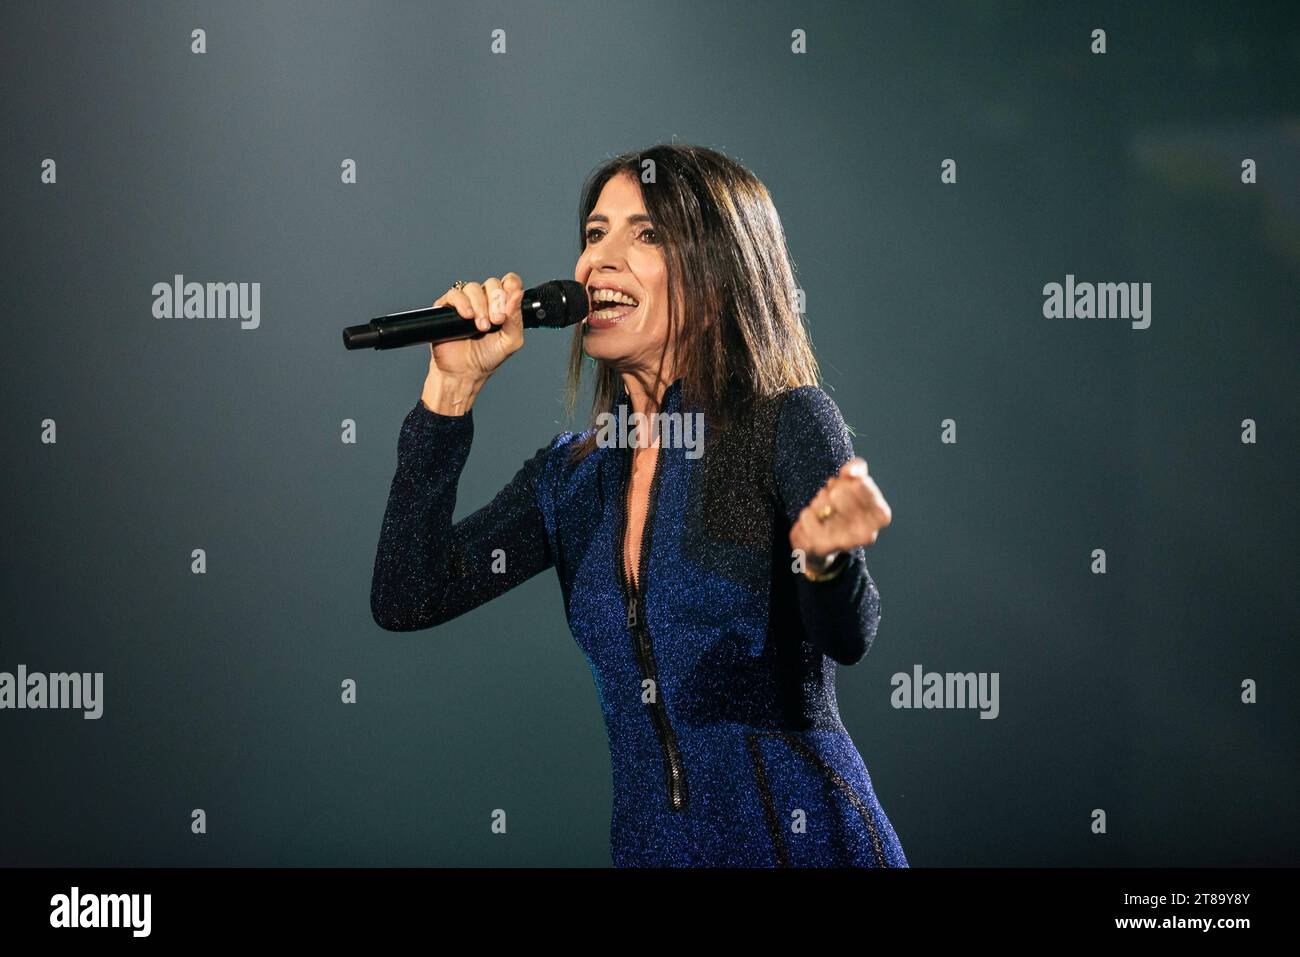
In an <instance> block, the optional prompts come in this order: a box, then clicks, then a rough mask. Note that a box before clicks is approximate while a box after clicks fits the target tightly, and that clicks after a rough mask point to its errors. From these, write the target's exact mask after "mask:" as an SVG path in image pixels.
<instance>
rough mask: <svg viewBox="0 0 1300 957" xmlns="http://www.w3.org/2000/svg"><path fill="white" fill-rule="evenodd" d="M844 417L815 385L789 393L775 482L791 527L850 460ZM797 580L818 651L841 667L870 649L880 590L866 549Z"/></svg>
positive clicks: (809, 631) (804, 617) (783, 408)
mask: <svg viewBox="0 0 1300 957" xmlns="http://www.w3.org/2000/svg"><path fill="white" fill-rule="evenodd" d="M853 455H854V452H853V444H852V441H851V440H850V438H849V433H848V429H847V428H845V425H844V419H843V417H842V416H841V415H840V410H839V408H838V407H837V406H836V405H835V403H834V401H832V399H831V397H830V396H828V395H827V394H826V393H825V392H823V391H822V390H821V389H819V388H817V387H815V386H802V387H800V388H798V389H794V390H792V391H791V392H789V393H787V395H786V397H785V399H784V401H783V403H782V406H781V413H780V418H779V421H778V426H777V435H776V451H775V456H774V468H775V472H776V475H775V480H776V487H777V490H778V493H779V495H780V498H781V505H782V508H783V509H784V511H785V516H786V520H787V521H788V522H789V523H790V524H791V525H793V524H794V522H795V521H796V520H797V519H798V518H799V513H800V512H802V511H803V509H804V507H805V506H806V505H807V504H808V503H809V502H810V501H812V498H813V496H814V495H816V494H817V492H818V491H819V490H820V489H821V487H822V486H823V485H825V484H826V480H827V479H829V478H830V477H831V476H832V475H834V474H835V473H836V472H838V471H839V469H840V466H842V465H843V464H844V463H845V462H847V461H848V460H849V459H851V458H853ZM792 574H794V575H795V578H796V579H797V582H796V585H795V589H796V591H797V593H798V600H799V614H800V617H801V619H802V621H803V625H804V630H805V632H806V633H807V634H808V636H809V637H810V638H811V640H812V641H813V643H814V644H815V645H816V646H817V647H818V648H820V649H821V651H822V653H823V654H825V655H827V656H828V657H830V658H833V659H834V660H835V661H837V662H839V663H840V664H844V665H852V664H855V663H856V662H858V661H860V660H861V659H862V658H863V656H865V655H866V653H867V652H868V651H869V650H870V649H871V643H872V642H873V641H874V640H875V637H876V628H877V626H878V625H879V623H880V593H879V592H878V591H877V590H876V583H875V582H874V581H873V580H872V578H871V574H870V573H869V572H868V570H867V556H866V548H865V547H863V546H861V545H859V546H857V547H856V548H853V549H852V550H851V551H850V552H849V555H848V563H847V565H845V566H844V567H843V569H842V570H841V571H840V572H839V574H838V575H836V576H835V577H834V578H831V579H830V580H828V581H824V582H812V581H809V580H808V579H807V578H806V577H804V576H803V575H802V574H798V573H793V572H792Z"/></svg>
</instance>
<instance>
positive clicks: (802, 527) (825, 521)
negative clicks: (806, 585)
mask: <svg viewBox="0 0 1300 957" xmlns="http://www.w3.org/2000/svg"><path fill="white" fill-rule="evenodd" d="M892 519H893V513H892V511H891V510H890V508H889V503H888V502H886V501H885V496H884V495H883V494H881V491H880V488H879V487H878V486H877V485H876V482H875V480H874V479H873V478H872V477H871V476H870V475H868V474H867V462H866V460H865V459H862V458H852V459H849V461H847V462H845V463H844V465H843V466H841V468H840V470H839V472H838V474H836V475H832V476H831V477H830V478H829V479H827V481H826V484H825V485H823V486H822V487H821V490H820V491H818V492H817V494H816V495H814V496H813V498H812V501H811V502H809V503H808V504H807V505H806V506H805V507H804V509H803V511H801V512H800V513H799V518H798V520H797V521H796V522H795V524H794V527H793V528H791V529H790V545H791V547H793V548H798V549H802V550H803V552H804V557H805V564H806V567H807V570H808V571H809V572H812V573H814V574H815V573H817V572H820V571H822V570H823V569H825V568H826V566H828V565H829V564H830V563H831V562H832V561H833V560H834V559H835V558H836V556H837V555H838V554H839V553H840V552H846V551H848V550H849V549H852V548H855V547H856V546H858V545H872V544H874V543H875V541H876V539H877V538H878V537H879V535H880V530H881V529H882V528H884V527H885V526H886V525H888V524H889V523H890V521H892ZM809 577H811V576H809Z"/></svg>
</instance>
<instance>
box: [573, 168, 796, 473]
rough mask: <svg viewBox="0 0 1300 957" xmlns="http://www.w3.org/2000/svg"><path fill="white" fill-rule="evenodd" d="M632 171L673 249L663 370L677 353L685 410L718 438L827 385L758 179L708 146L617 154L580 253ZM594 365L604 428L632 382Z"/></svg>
mask: <svg viewBox="0 0 1300 957" xmlns="http://www.w3.org/2000/svg"><path fill="white" fill-rule="evenodd" d="M623 174H628V175H631V176H632V177H633V179H634V180H635V181H636V182H637V183H638V185H639V186H640V189H641V197H642V201H643V202H644V203H645V208H646V212H647V214H648V215H649V216H650V218H651V219H652V220H653V223H654V228H655V231H656V232H657V233H658V234H659V236H660V239H661V242H662V243H663V249H664V257H665V260H666V263H667V273H668V293H669V306H668V340H667V343H666V344H665V349H664V352H663V353H661V354H660V357H659V366H660V372H661V373H662V370H663V363H664V359H665V356H666V354H667V351H668V348H669V347H672V349H673V354H674V358H675V364H676V368H675V369H674V372H675V374H676V376H678V377H680V378H681V379H682V385H681V396H680V397H681V401H682V403H683V408H690V409H695V410H699V411H702V412H703V413H704V414H705V417H706V421H707V422H708V428H709V430H713V429H726V428H727V427H728V425H730V424H731V423H733V422H735V421H737V420H738V419H740V418H743V417H744V416H745V415H746V414H747V413H748V412H749V410H750V409H751V408H752V406H753V403H754V402H756V401H758V400H761V399H766V398H771V397H773V396H776V395H779V394H780V393H782V392H784V391H786V390H788V389H792V388H796V387H798V386H801V385H817V384H818V368H817V360H816V358H815V357H814V356H813V351H812V345H811V343H810V341H809V339H808V333H807V330H806V329H805V328H804V323H803V319H802V316H801V315H800V313H799V309H798V300H797V290H796V285H795V277H794V267H793V264H792V263H791V260H790V254H789V251H788V249H787V248H786V242H785V231H784V230H783V229H782V228H781V219H780V217H779V216H778V215H777V212H776V207H775V206H774V205H773V203H772V197H771V196H770V195H769V194H768V191H767V187H765V186H764V185H763V184H762V182H760V181H759V179H758V177H756V176H755V175H754V174H753V173H751V172H750V171H749V170H747V169H745V168H744V167H743V166H741V165H740V164H739V163H737V162H735V161H734V160H732V159H729V158H728V157H726V156H723V155H722V154H721V153H718V152H716V151H714V150H711V149H706V148H704V147H700V146H685V145H677V144H672V145H669V144H660V145H658V146H654V147H651V148H650V149H645V150H641V151H639V152H635V153H624V154H622V155H621V156H616V157H614V158H613V159H611V160H609V161H607V162H605V163H604V164H602V165H601V166H599V167H598V168H597V169H596V170H595V171H594V172H592V173H591V175H590V176H588V177H587V181H586V183H585V184H584V185H583V189H582V196H581V199H580V201H579V204H578V249H579V255H581V254H582V252H583V251H584V250H585V249H586V246H587V237H586V230H587V216H588V215H589V214H590V213H591V211H592V209H594V208H595V206H596V202H597V201H598V200H599V199H600V191H601V190H602V189H603V188H604V186H605V184H606V183H607V182H608V181H609V180H610V179H611V178H613V177H614V176H618V175H623ZM583 328H584V327H583V326H582V325H578V326H575V327H574V334H573V346H572V350H571V352H570V355H569V371H568V380H567V396H566V399H567V410H568V414H569V415H572V414H573V410H574V407H575V406H576V405H577V399H578V392H579V390H580V389H581V385H582V369H583V365H584V359H585V358H586V354H585V352H584V351H583V348H582V332H583ZM589 361H590V362H591V364H592V365H594V367H595V392H594V395H593V399H592V412H591V415H592V418H591V424H592V425H593V426H594V425H595V422H596V416H597V415H598V414H599V413H601V412H604V411H607V410H608V409H609V407H610V405H611V404H612V403H613V402H614V400H615V399H616V398H617V397H618V394H619V391H620V389H621V386H622V380H621V378H620V377H619V375H618V373H617V372H616V371H615V370H614V369H613V368H612V367H610V366H609V365H607V364H606V363H604V362H600V361H597V360H589ZM595 444H596V436H595V433H592V434H590V435H588V436H587V437H586V438H585V439H584V440H583V441H581V442H577V443H574V446H575V447H574V450H573V459H574V460H575V461H576V460H578V459H581V458H583V457H584V456H586V455H587V454H588V453H589V452H590V451H591V450H592V449H593V448H594V447H595Z"/></svg>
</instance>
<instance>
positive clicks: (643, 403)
mask: <svg viewBox="0 0 1300 957" xmlns="http://www.w3.org/2000/svg"><path fill="white" fill-rule="evenodd" d="M620 375H621V376H622V377H623V388H624V389H625V390H627V399H628V402H629V403H630V404H631V406H632V409H631V411H632V412H640V413H641V414H642V415H652V414H653V413H655V412H658V411H659V410H660V409H662V408H663V402H664V393H665V392H667V391H668V387H669V386H670V385H672V383H673V382H674V381H675V380H676V378H677V377H676V376H675V375H673V374H672V373H671V372H666V373H664V374H663V375H662V376H660V377H659V378H657V379H656V377H655V375H654V373H640V372H623V373H620Z"/></svg>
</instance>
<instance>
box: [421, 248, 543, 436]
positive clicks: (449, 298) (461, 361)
mask: <svg viewBox="0 0 1300 957" xmlns="http://www.w3.org/2000/svg"><path fill="white" fill-rule="evenodd" d="M523 301H524V284H523V280H521V279H520V278H519V276H518V274H516V273H513V272H510V273H506V274H505V276H503V277H501V278H500V279H498V278H497V277H495V276H490V277H488V278H487V279H485V280H483V282H481V283H479V282H470V283H466V284H465V285H464V286H462V287H461V288H459V289H456V288H454V287H453V288H451V289H448V290H447V291H446V292H445V293H443V294H442V295H441V296H439V297H438V299H436V300H435V301H434V303H433V304H434V306H444V305H446V306H453V307H454V308H455V309H456V311H457V312H458V313H459V314H460V315H461V317H462V318H464V319H473V320H474V322H475V324H476V325H477V326H478V330H479V333H480V335H477V336H475V337H474V338H472V339H451V340H448V341H446V342H439V343H430V344H429V353H430V355H429V374H428V376H427V377H426V378H425V381H424V393H423V395H422V399H423V401H424V404H425V405H426V406H427V407H428V408H429V409H430V410H432V411H434V412H439V413H441V414H444V415H464V414H465V412H467V411H468V410H469V407H470V406H471V405H472V404H473V401H474V396H476V395H477V394H478V390H479V389H480V388H482V386H483V383H484V382H486V381H487V380H488V377H489V376H491V375H492V373H493V372H495V371H496V370H497V368H498V367H499V366H500V365H501V363H503V362H505V361H506V359H507V358H509V357H510V355H511V354H513V353H515V352H517V351H519V349H520V348H521V347H522V346H523V344H524V316H523Z"/></svg>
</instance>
